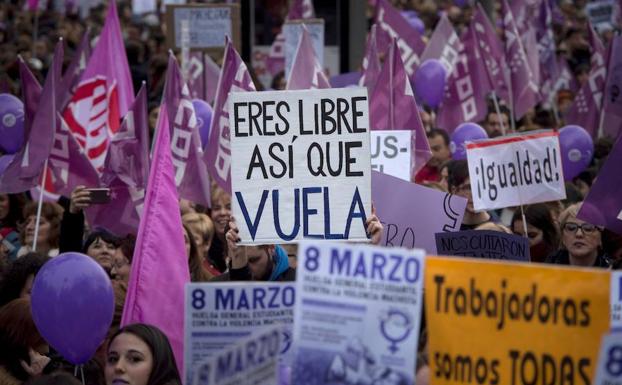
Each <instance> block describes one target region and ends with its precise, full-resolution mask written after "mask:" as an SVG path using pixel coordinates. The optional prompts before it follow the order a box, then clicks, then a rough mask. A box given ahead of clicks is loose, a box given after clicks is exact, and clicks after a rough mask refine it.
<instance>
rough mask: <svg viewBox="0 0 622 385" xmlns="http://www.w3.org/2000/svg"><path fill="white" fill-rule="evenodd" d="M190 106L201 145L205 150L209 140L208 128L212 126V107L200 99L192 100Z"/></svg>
mask: <svg viewBox="0 0 622 385" xmlns="http://www.w3.org/2000/svg"><path fill="white" fill-rule="evenodd" d="M192 105H193V106H194V113H195V114H196V116H197V126H199V134H200V135H201V145H202V146H203V148H205V146H207V141H208V140H209V131H210V127H211V126H212V107H211V106H210V105H209V104H207V102H205V101H203V100H201V99H193V100H192Z"/></svg>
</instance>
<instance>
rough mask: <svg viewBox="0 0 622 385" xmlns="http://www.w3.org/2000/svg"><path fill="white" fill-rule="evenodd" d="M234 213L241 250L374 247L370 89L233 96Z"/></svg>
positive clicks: (230, 119) (232, 183) (251, 93)
mask: <svg viewBox="0 0 622 385" xmlns="http://www.w3.org/2000/svg"><path fill="white" fill-rule="evenodd" d="M230 103H231V104H230V106H231V108H230V113H229V124H230V127H231V190H232V197H231V200H232V210H233V215H234V216H235V218H236V221H237V224H238V227H239V229H240V233H239V235H240V238H241V240H242V244H272V243H293V242H296V241H298V240H300V239H303V238H313V239H349V240H356V241H367V233H366V225H365V222H366V220H367V217H369V216H370V215H371V165H370V150H369V108H368V99H367V90H366V89H365V88H360V87H359V88H349V89H325V90H306V91H285V92H284V91H274V92H241V93H232V94H231V95H230Z"/></svg>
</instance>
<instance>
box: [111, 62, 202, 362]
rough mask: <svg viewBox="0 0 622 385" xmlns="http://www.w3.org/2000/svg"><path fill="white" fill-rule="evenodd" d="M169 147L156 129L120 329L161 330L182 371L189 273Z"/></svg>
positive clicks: (166, 136)
mask: <svg viewBox="0 0 622 385" xmlns="http://www.w3.org/2000/svg"><path fill="white" fill-rule="evenodd" d="M169 70H170V68H169ZM170 143H171V137H170V134H169V130H166V129H160V130H157V131H156V137H155V144H154V150H153V160H152V161H153V163H152V165H151V170H150V172H149V182H148V184H147V191H146V196H145V205H144V209H143V213H142V218H141V221H140V226H139V229H138V237H137V239H136V248H135V249H134V257H133V259H132V271H131V273H130V281H129V283H128V289H127V297H126V299H125V305H124V307H123V316H122V318H121V326H125V325H128V324H131V323H135V322H142V323H148V324H151V325H155V326H157V327H158V328H160V329H161V330H162V331H163V332H164V333H165V334H166V336H167V337H168V339H169V341H170V343H171V347H172V349H173V353H174V354H175V362H176V363H177V368H178V370H179V373H183V368H184V353H183V352H184V349H183V342H184V286H185V284H186V283H188V282H190V273H189V270H188V255H187V254H186V248H185V246H184V235H183V234H184V229H183V227H182V223H181V216H180V214H179V196H178V195H177V188H176V185H175V171H174V167H173V162H174V161H173V158H172V154H171V147H170Z"/></svg>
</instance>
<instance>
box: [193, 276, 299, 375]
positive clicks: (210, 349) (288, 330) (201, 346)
mask: <svg viewBox="0 0 622 385" xmlns="http://www.w3.org/2000/svg"><path fill="white" fill-rule="evenodd" d="M295 296H296V291H295V285H294V283H293V282H292V283H285V282H209V283H190V284H187V285H186V298H185V317H184V323H185V326H184V365H185V368H184V370H185V381H184V383H185V384H192V383H194V381H195V380H196V378H193V373H194V372H195V369H196V365H197V364H198V363H200V362H203V361H204V360H205V359H206V358H208V357H212V356H214V355H215V354H217V353H219V352H221V351H222V350H223V349H225V348H226V347H228V346H231V345H234V344H235V343H237V342H238V341H240V340H241V339H244V338H246V337H248V336H250V335H251V334H252V333H253V332H255V331H257V330H258V328H261V327H269V326H279V327H280V330H281V334H282V336H281V351H280V355H281V358H282V361H283V363H284V364H286V365H288V364H289V363H290V362H291V357H290V346H291V335H292V324H293V323H294V301H295Z"/></svg>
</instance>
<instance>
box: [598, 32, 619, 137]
mask: <svg viewBox="0 0 622 385" xmlns="http://www.w3.org/2000/svg"><path fill="white" fill-rule="evenodd" d="M608 68H609V69H608V71H607V83H606V84H605V95H604V98H605V100H604V104H603V114H604V116H603V122H604V124H603V134H604V135H607V136H610V137H612V138H616V137H618V135H620V131H621V130H622V36H620V35H618V36H615V37H614V38H613V40H612V42H611V53H610V55H609V66H608Z"/></svg>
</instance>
